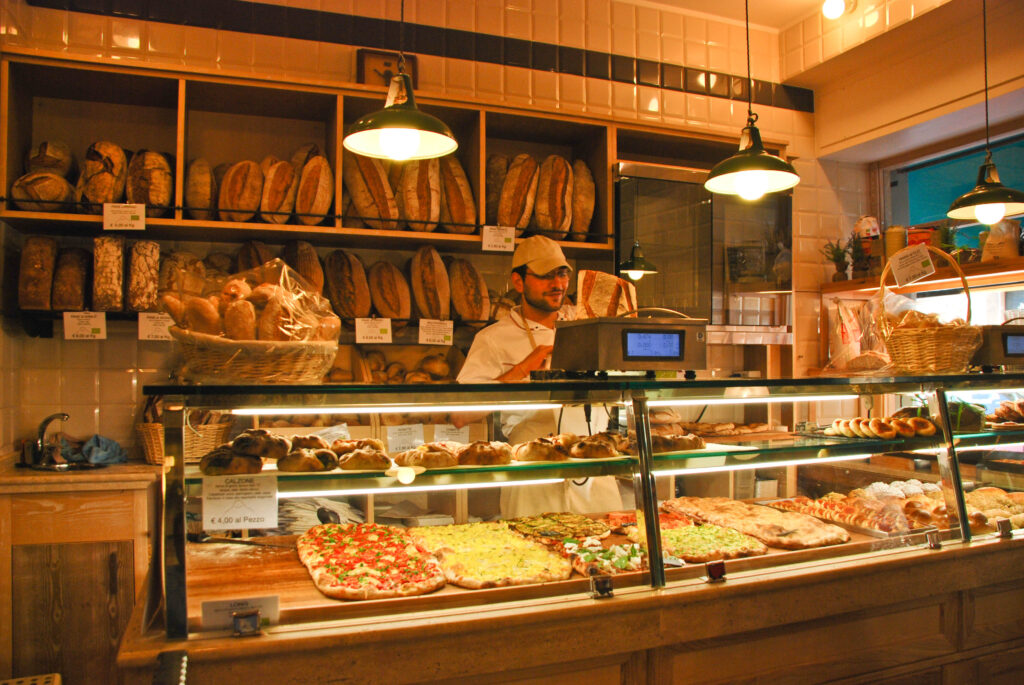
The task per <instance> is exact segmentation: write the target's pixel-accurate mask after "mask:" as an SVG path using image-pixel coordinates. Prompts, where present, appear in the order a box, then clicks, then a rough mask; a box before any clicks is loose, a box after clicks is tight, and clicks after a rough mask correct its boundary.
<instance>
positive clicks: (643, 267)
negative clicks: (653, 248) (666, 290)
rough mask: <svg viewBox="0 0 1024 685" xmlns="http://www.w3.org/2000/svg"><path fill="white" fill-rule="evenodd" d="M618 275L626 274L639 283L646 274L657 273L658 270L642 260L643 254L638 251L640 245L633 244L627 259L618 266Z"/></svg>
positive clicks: (637, 243) (641, 251)
mask: <svg viewBox="0 0 1024 685" xmlns="http://www.w3.org/2000/svg"><path fill="white" fill-rule="evenodd" d="M619 273H620V274H626V275H627V276H628V277H629V278H630V279H632V280H634V281H639V280H640V279H641V278H643V277H644V276H645V275H646V274H656V273H658V268H657V267H656V266H654V264H651V263H650V262H649V261H647V260H646V259H645V258H644V252H643V250H641V249H640V243H639V242H635V243H633V251H632V252H631V253H630V255H629V259H627V260H626V261H624V262H621V263H620V264H619Z"/></svg>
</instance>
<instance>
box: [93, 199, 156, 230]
mask: <svg viewBox="0 0 1024 685" xmlns="http://www.w3.org/2000/svg"><path fill="white" fill-rule="evenodd" d="M103 230H104V231H145V230H146V205H140V204H134V205H129V204H118V203H116V202H104V203H103Z"/></svg>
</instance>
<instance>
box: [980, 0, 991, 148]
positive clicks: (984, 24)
mask: <svg viewBox="0 0 1024 685" xmlns="http://www.w3.org/2000/svg"><path fill="white" fill-rule="evenodd" d="M987 4H988V2H987V0H981V45H982V51H983V52H982V55H983V56H984V58H983V60H982V64H984V66H985V163H986V164H991V163H992V150H991V149H989V144H990V142H989V125H988V12H987V10H986V6H987Z"/></svg>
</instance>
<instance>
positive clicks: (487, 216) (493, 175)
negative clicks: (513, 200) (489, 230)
mask: <svg viewBox="0 0 1024 685" xmlns="http://www.w3.org/2000/svg"><path fill="white" fill-rule="evenodd" d="M506 174H508V155H497V154H495V155H487V169H486V172H485V178H484V186H485V189H486V190H485V193H486V197H487V199H486V202H485V203H484V221H486V222H487V224H489V225H491V226H493V225H496V224H497V222H498V204H499V203H500V202H501V188H502V186H504V185H505V175H506Z"/></svg>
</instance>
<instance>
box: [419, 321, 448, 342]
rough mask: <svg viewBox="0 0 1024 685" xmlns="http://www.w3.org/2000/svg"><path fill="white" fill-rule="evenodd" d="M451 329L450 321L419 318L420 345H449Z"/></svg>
mask: <svg viewBox="0 0 1024 685" xmlns="http://www.w3.org/2000/svg"><path fill="white" fill-rule="evenodd" d="M453 330H454V326H453V323H452V322H451V321H441V320H440V319H420V345H451V344H452V332H453Z"/></svg>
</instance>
